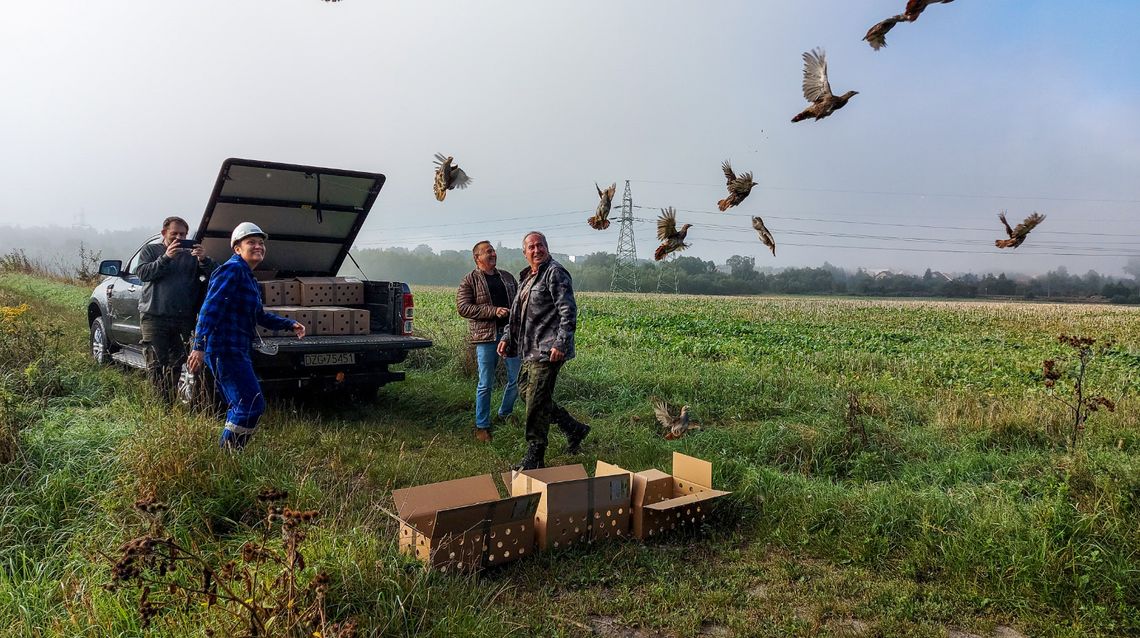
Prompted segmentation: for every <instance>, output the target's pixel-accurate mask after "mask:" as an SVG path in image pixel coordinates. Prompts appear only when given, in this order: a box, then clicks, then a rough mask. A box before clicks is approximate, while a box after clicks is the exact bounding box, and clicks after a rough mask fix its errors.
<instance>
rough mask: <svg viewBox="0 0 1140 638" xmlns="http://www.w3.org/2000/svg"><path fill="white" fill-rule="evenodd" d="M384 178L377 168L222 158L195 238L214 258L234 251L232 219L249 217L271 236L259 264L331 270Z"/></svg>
mask: <svg viewBox="0 0 1140 638" xmlns="http://www.w3.org/2000/svg"><path fill="white" fill-rule="evenodd" d="M383 186H384V176H383V175H381V174H379V173H365V172H360V171H346V170H340V169H332V168H320V167H316V166H301V165H297V164H280V163H277V162H263V161H258V160H247V159H234V158H231V159H227V160H226V161H225V162H223V163H222V170H221V172H219V173H218V181H217V183H215V184H214V191H213V193H212V194H211V195H210V202H209V203H208V204H207V205H206V212H205V213H204V214H203V215H202V222H201V224H199V226H198V230H197V231H195V233H194V238H195V239H196V240H198V241H200V242H202V247H203V248H204V249H205V251H206V254H207V255H209V256H210V257H212V258H213V259H215V260H217V261H218V262H219V263H221V262H224V261H225V260H227V259H229V258H230V257H231V256H232V255H233V249H232V248H231V246H230V233H231V232H233V229H234V227H235V226H237V225H238V224H240V223H241V222H253V223H255V224H257V225H258V227H260V228H261V229H262V230H264V231H265V232H266V233H268V234H269V240H270V243H269V248H268V250H266V251H265V261H263V262H262V263H261V265H260V266H258V270H261V271H271V272H274V273H275V276H277V277H328V276H333V275H336V273H337V272H338V271H339V270H340V267H341V264H343V263H344V259H345V257H346V256H347V255H348V249H349V248H350V247H351V246H352V244H353V242H354V241H356V235H357V233H359V232H360V227H361V226H363V225H364V219H365V217H367V216H368V211H370V210H371V209H372V204H373V203H374V202H375V201H376V196H377V195H378V194H379V193H380V189H381V188H382V187H383Z"/></svg>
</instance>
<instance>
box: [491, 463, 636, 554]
mask: <svg viewBox="0 0 1140 638" xmlns="http://www.w3.org/2000/svg"><path fill="white" fill-rule="evenodd" d="M503 483H505V484H506V485H507V486H509V488H510V492H511V494H512V495H514V496H520V495H523V494H538V495H540V496H541V499H540V500H539V501H538V511H537V512H535V517H534V527H535V536H536V540H537V542H538V549H539V550H547V549H558V548H560V547H569V546H572V545H576V544H579V543H593V542H594V541H601V540H608V539H618V538H622V537H625V536H627V535H628V534H629V496H630V477H629V475H628V474H624V475H622V474H614V475H611V476H595V477H594V478H590V477H589V476H587V474H586V468H585V467H583V466H582V465H580V464H579V465H562V466H558V467H547V468H541V469H537V470H524V471H522V472H507V473H504V474H503Z"/></svg>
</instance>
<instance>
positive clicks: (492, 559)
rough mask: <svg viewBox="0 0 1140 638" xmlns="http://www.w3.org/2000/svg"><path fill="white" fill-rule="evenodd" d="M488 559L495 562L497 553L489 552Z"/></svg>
mask: <svg viewBox="0 0 1140 638" xmlns="http://www.w3.org/2000/svg"><path fill="white" fill-rule="evenodd" d="M487 561H488V562H494V561H495V555H494V554H487Z"/></svg>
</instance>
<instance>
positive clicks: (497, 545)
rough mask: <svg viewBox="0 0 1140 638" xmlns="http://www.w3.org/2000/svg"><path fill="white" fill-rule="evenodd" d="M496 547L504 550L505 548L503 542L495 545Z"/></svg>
mask: <svg viewBox="0 0 1140 638" xmlns="http://www.w3.org/2000/svg"><path fill="white" fill-rule="evenodd" d="M495 547H498V548H500V549H502V547H503V541H499V542H497V543H495Z"/></svg>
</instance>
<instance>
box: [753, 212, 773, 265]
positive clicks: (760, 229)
mask: <svg viewBox="0 0 1140 638" xmlns="http://www.w3.org/2000/svg"><path fill="white" fill-rule="evenodd" d="M752 227H753V228H755V229H756V232H757V233H758V234H759V235H760V241H762V242H764V245H765V246H767V247H768V248H771V249H772V256H773V257H775V256H776V240H775V239H772V233H770V232H768V227H767V226H765V225H764V220H763V219H760V218H759V217H753V218H752Z"/></svg>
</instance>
